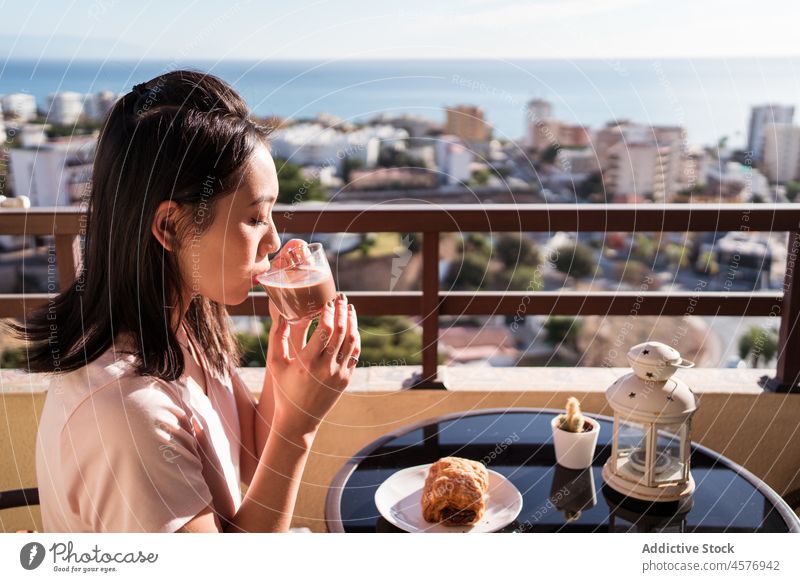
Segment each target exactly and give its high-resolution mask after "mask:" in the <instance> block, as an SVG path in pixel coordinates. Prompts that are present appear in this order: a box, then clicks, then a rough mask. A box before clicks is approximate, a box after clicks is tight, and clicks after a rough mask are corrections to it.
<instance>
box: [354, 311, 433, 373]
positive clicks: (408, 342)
mask: <svg viewBox="0 0 800 582" xmlns="http://www.w3.org/2000/svg"><path fill="white" fill-rule="evenodd" d="M358 329H359V333H360V335H361V355H360V356H359V358H358V366H392V365H395V366H410V365H418V364H421V363H422V334H421V333H420V330H419V328H418V327H417V325H416V324H415V323H414V322H413V321H412V320H411V319H409V318H408V317H402V316H383V317H359V319H358ZM443 362H444V355H443V354H439V363H443Z"/></svg>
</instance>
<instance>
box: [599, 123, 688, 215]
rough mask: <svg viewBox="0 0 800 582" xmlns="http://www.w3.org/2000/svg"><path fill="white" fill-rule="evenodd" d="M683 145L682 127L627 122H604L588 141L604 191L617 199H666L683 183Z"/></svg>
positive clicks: (661, 200) (662, 200) (657, 200)
mask: <svg viewBox="0 0 800 582" xmlns="http://www.w3.org/2000/svg"><path fill="white" fill-rule="evenodd" d="M685 144H686V133H685V130H684V129H683V128H682V127H675V126H648V125H642V124H638V123H631V122H629V121H620V122H616V123H610V124H608V125H606V126H605V127H603V128H602V129H600V130H598V131H596V132H595V133H594V136H593V140H592V145H593V147H594V151H595V153H596V155H597V159H598V163H599V166H600V168H601V170H602V172H603V181H604V183H605V185H606V189H607V192H608V194H609V195H610V196H612V197H613V198H614V199H615V200H619V201H624V200H640V199H652V200H654V201H656V202H668V201H670V200H671V199H672V198H673V196H674V195H675V194H676V193H678V192H679V191H680V190H681V189H682V188H683V187H684V186H685V184H686V183H687V179H686V177H685V176H684V169H685V168H686V165H685V160H686V157H687V156H688V148H686V146H685Z"/></svg>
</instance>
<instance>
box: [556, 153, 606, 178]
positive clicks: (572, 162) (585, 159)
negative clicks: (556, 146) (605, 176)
mask: <svg viewBox="0 0 800 582" xmlns="http://www.w3.org/2000/svg"><path fill="white" fill-rule="evenodd" d="M555 164H556V167H557V168H558V169H559V170H561V172H562V173H564V174H569V175H571V177H572V179H573V180H575V181H578V180H580V179H582V178H586V177H587V176H588V175H589V174H592V173H594V172H597V171H598V170H599V169H600V165H599V164H598V161H597V156H596V155H595V153H594V150H592V149H591V148H583V149H569V150H567V149H562V150H559V151H558V153H557V154H556V160H555Z"/></svg>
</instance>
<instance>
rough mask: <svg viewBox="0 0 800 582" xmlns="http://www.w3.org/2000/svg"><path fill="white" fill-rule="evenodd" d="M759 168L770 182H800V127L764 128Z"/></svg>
mask: <svg viewBox="0 0 800 582" xmlns="http://www.w3.org/2000/svg"><path fill="white" fill-rule="evenodd" d="M761 166H762V168H763V169H764V173H766V175H767V177H768V178H769V179H770V181H772V182H777V183H778V184H785V183H786V182H791V181H792V180H800V126H798V125H793V124H791V123H770V124H768V125H767V126H766V127H765V128H764V152H763V161H762V164H761Z"/></svg>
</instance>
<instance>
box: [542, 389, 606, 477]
mask: <svg viewBox="0 0 800 582" xmlns="http://www.w3.org/2000/svg"><path fill="white" fill-rule="evenodd" d="M550 426H552V427H553V445H554V446H555V449H556V462H557V463H558V464H559V465H561V466H562V467H566V468H567V469H586V468H587V467H591V466H592V459H593V458H594V449H595V447H596V446H597V436H598V434H599V433H600V425H599V424H598V422H597V421H596V420H594V419H593V418H589V417H588V416H583V414H582V413H581V406H580V402H578V399H577V398H575V397H573V396H570V397H569V398H568V399H567V411H566V414H559V415H558V416H556V417H555V418H554V419H553V421H552V422H551V423H550Z"/></svg>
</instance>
